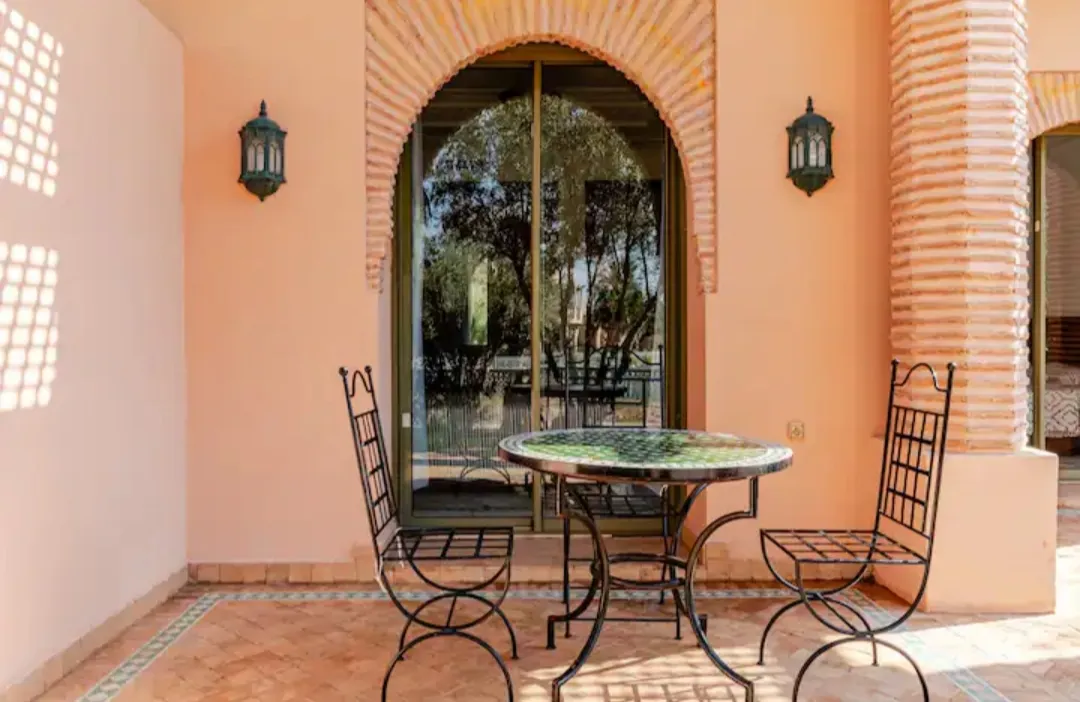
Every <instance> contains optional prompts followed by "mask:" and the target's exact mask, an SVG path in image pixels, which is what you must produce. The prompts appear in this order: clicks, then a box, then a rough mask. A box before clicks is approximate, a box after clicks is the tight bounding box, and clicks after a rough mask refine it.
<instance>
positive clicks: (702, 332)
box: [145, 0, 889, 562]
mask: <svg viewBox="0 0 1080 702" xmlns="http://www.w3.org/2000/svg"><path fill="white" fill-rule="evenodd" d="M145 2H146V4H148V5H149V6H151V7H152V8H154V10H155V12H156V13H157V14H158V16H159V17H161V18H162V20H163V21H165V22H166V23H167V24H168V25H169V26H171V27H173V28H174V29H175V31H176V32H177V33H178V35H179V36H180V37H181V38H182V40H183V41H184V44H185V52H186V53H185V61H186V62H185V88H186V95H187V102H186V107H185V127H186V143H185V160H186V168H185V208H186V210H185V214H186V224H185V234H186V249H185V253H186V257H187V258H186V262H187V268H186V274H187V277H186V285H187V296H186V330H187V353H188V362H189V400H190V411H189V426H190V433H189V474H188V481H189V552H188V555H189V560H191V561H193V562H273V561H343V560H348V559H349V557H350V554H351V551H352V549H353V548H354V547H355V546H356V545H358V544H361V545H362V544H363V538H364V535H363V527H362V523H361V521H362V517H361V513H360V511H359V509H360V504H359V493H358V491H357V488H356V484H355V479H354V477H353V476H354V472H353V471H354V470H355V468H354V466H353V465H352V457H351V454H350V453H349V450H350V449H349V445H348V434H347V429H346V428H345V425H344V421H345V420H344V417H343V410H342V399H341V392H340V387H339V385H338V384H337V376H336V375H335V374H334V370H335V368H336V366H337V365H338V364H340V363H342V362H349V363H365V362H372V363H374V364H375V365H376V366H377V367H379V368H380V369H381V373H382V374H383V375H382V378H383V380H384V382H385V381H386V379H387V378H388V366H387V363H388V344H389V341H388V334H389V330H388V322H389V319H388V315H387V314H386V310H387V309H388V307H387V305H386V301H385V299H380V298H379V296H378V295H377V294H375V293H372V292H371V291H369V290H368V289H367V288H366V285H365V283H364V281H363V260H364V259H363V257H364V230H363V226H364V211H363V193H364V184H363V182H362V181H361V177H362V176H361V174H362V168H361V162H362V159H363V154H364V141H363V131H362V129H361V128H360V118H361V115H362V114H363V110H362V106H363V104H364V85H363V75H364V45H363V42H364V32H363V5H362V4H361V3H354V2H345V1H344V0H340V1H337V0H334V1H333V2H330V0H328V3H329V4H333V8H334V9H333V11H329V9H327V11H324V12H319V13H314V12H310V11H309V10H307V9H304V8H303V7H302V6H300V5H298V4H296V3H291V2H286V1H285V0H260V1H258V2H256V1H255V0H233V1H231V2H228V3H222V2H219V1H217V0H190V1H189V2H185V3H173V2H165V1H163V0H145ZM878 5H880V3H867V2H865V1H864V0H827V1H825V2H822V3H816V4H815V5H814V6H813V7H809V6H807V7H802V6H798V5H797V4H796V5H792V4H791V3H790V2H788V0H759V1H758V2H754V3H745V2H737V1H735V0H717V9H718V17H719V18H720V21H719V22H718V25H719V31H720V36H719V47H720V48H719V56H718V66H717V68H718V71H717V75H718V87H719V97H718V105H717V110H718V118H719V121H718V133H719V139H718V146H717V148H718V155H719V157H720V158H719V171H720V173H719V176H718V186H719V191H720V196H719V201H718V208H717V210H718V223H719V227H718V231H717V237H718V246H719V249H718V266H719V272H718V275H717V279H718V283H719V292H718V293H717V294H715V295H711V296H704V297H695V296H696V295H697V293H696V282H695V281H694V280H689V281H687V283H688V285H690V286H691V291H692V292H691V309H692V313H693V314H694V315H695V316H697V318H698V319H700V320H702V325H703V326H702V327H701V328H700V329H699V330H698V333H697V334H695V335H694V336H693V337H692V339H691V341H692V342H693V340H694V338H696V339H698V340H700V342H699V343H700V344H703V345H699V346H697V347H696V348H692V349H691V350H690V356H691V358H696V359H700V360H701V364H700V365H698V366H696V367H694V368H693V369H692V371H693V373H694V374H695V375H693V381H692V388H694V389H695V392H694V393H692V397H691V406H690V416H691V421H692V422H693V423H695V424H698V425H705V426H708V427H709V428H712V429H724V430H728V431H736V432H744V433H747V434H752V435H756V436H760V437H762V438H768V439H781V440H782V439H784V434H785V426H786V422H787V421H788V420H789V419H800V420H802V421H804V422H805V423H806V428H807V432H808V438H807V440H806V441H805V442H804V443H800V444H797V445H796V451H797V454H796V455H797V460H796V466H795V467H794V468H793V469H792V470H791V471H789V472H788V474H787V475H783V476H775V477H771V478H769V479H768V480H767V481H766V483H765V485H764V491H763V516H764V518H765V523H779V522H785V523H794V524H800V523H809V522H811V521H814V522H818V523H821V524H830V525H844V524H853V523H855V522H858V521H860V519H861V515H862V511H864V510H860V509H857V507H861V506H865V505H867V504H869V502H870V498H869V496H870V495H872V489H873V487H876V483H874V482H873V481H874V480H876V470H877V461H878V458H877V457H875V456H872V455H870V452H869V451H865V450H864V448H865V446H866V444H867V443H868V442H867V441H866V437H869V436H870V435H871V434H872V432H873V430H874V429H875V427H876V425H877V423H879V422H881V421H882V417H883V411H882V410H883V407H882V406H879V405H882V403H883V401H884V395H883V388H884V385H883V383H884V382H885V380H886V372H887V362H888V307H887V284H888V283H887V281H888V274H887V265H888V236H889V234H888V220H887V202H888V181H887V176H888V168H887V165H888V160H887V159H888V114H889V112H888V110H889V103H888V71H887V51H888V41H887V38H888V17H887V14H886V11H885V8H884V7H883V6H880V7H879V6H878ZM806 27H814V31H813V32H807V31H806ZM313 37H318V41H315V40H314V39H313ZM268 47H272V49H270V48H268ZM807 56H813V57H814V60H813V61H808V60H807V58H806V57H807ZM754 66H762V67H768V68H769V74H768V79H766V80H763V79H762V74H761V72H760V71H756V70H751V68H752V67H754ZM776 66H784V70H774V67H776ZM808 93H812V94H813V95H814V97H815V100H816V103H817V105H818V107H819V110H820V111H821V112H822V113H823V114H825V115H826V116H828V117H829V118H830V119H832V120H833V121H834V122H835V124H836V126H837V146H836V152H835V158H836V164H835V165H836V171H837V179H836V180H835V181H834V182H832V183H831V184H829V186H827V187H826V188H825V189H824V190H822V191H821V192H819V193H817V194H816V195H815V196H814V197H813V198H812V199H808V198H807V197H806V196H805V195H804V194H803V193H801V192H800V191H798V190H796V189H795V188H794V187H793V186H792V185H791V184H790V183H789V182H788V181H787V180H785V178H784V174H785V172H786V156H785V154H786V134H785V131H784V127H785V126H786V125H787V124H789V123H790V122H791V120H792V119H794V118H795V117H797V116H798V115H799V114H800V113H801V112H802V111H803V109H804V106H805V99H806V95H807V94H808ZM262 98H265V99H266V100H267V101H268V102H269V106H270V114H271V116H273V117H274V118H275V119H278V120H279V121H280V122H281V123H282V124H283V125H284V126H285V127H286V128H288V129H289V130H290V131H289V137H288V139H289V141H288V154H289V161H288V178H289V183H288V184H287V185H285V186H284V187H283V188H282V190H281V191H280V192H279V193H278V194H277V195H275V196H274V197H273V198H270V199H269V200H267V201H266V202H265V203H262V204H260V203H259V202H258V201H257V200H255V199H254V198H252V197H251V196H250V195H247V194H246V193H245V192H244V191H243V190H242V188H240V187H239V186H238V185H236V183H235V180H236V174H237V150H238V149H237V136H236V130H237V128H238V127H239V126H240V125H241V124H242V123H243V122H244V121H245V120H247V119H248V118H250V117H251V116H252V115H253V114H254V110H255V109H256V107H257V104H258V101H259V100H260V99H262ZM691 248H692V247H691ZM694 310H696V311H694ZM748 369H753V370H754V372H753V373H751V372H748ZM699 388H700V389H701V390H702V392H700V393H699V392H696V389H699ZM872 483H873V484H872ZM808 495H813V497H814V499H807V496H808ZM720 501H721V498H719V497H718V498H717V500H716V501H715V503H714V504H711V505H710V508H712V507H713V506H715V505H718V504H719V503H720ZM868 516H869V515H867V517H868ZM742 526H743V525H739V527H742ZM752 529H753V525H748V526H747V528H745V529H742V530H740V529H739V528H735V529H733V530H732V533H733V534H734V535H735V538H736V541H737V542H738V544H739V546H738V551H739V553H740V554H742V555H746V554H748V553H749V549H750V548H752V542H751V540H750V533H751V531H752Z"/></svg>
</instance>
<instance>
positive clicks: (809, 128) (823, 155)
mask: <svg viewBox="0 0 1080 702" xmlns="http://www.w3.org/2000/svg"><path fill="white" fill-rule="evenodd" d="M787 133H788V173H787V177H788V178H791V182H792V183H794V184H795V187H796V188H798V189H799V190H802V191H803V192H805V193H806V196H807V197H810V196H811V195H813V194H814V193H815V192H817V191H818V190H821V188H823V187H825V184H826V183H828V182H829V181H830V180H831V179H832V177H833V170H832V133H833V126H832V122H830V121H829V120H827V119H825V118H824V117H822V116H821V115H819V114H817V113H816V112H814V99H813V98H810V97H808V98H806V113H805V114H803V115H800V116H799V118H798V119H796V120H795V121H794V122H792V123H791V126H790V127H788V128H787Z"/></svg>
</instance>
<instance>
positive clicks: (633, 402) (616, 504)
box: [547, 346, 705, 638]
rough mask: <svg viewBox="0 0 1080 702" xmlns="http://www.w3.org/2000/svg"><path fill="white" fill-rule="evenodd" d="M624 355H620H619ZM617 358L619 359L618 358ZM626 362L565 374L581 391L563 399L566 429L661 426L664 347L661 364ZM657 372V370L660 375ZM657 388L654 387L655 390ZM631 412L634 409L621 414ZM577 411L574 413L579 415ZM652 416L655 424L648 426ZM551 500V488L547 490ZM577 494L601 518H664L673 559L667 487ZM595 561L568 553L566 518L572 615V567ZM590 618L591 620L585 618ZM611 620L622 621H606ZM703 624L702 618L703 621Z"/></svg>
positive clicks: (591, 489) (584, 489)
mask: <svg viewBox="0 0 1080 702" xmlns="http://www.w3.org/2000/svg"><path fill="white" fill-rule="evenodd" d="M620 353H622V352H621V351H620ZM616 358H618V356H616ZM624 359H625V360H626V361H627V364H626V366H624V367H623V368H622V369H621V372H617V371H618V370H619V369H618V368H611V369H603V368H592V369H590V368H588V367H587V366H585V365H584V364H579V365H573V364H568V365H569V368H568V369H567V371H566V379H567V380H568V381H569V382H568V383H566V385H567V387H573V388H575V389H577V388H579V387H580V392H578V393H575V394H574V395H570V394H569V393H567V395H566V397H565V400H564V407H569V408H570V409H569V411H567V410H565V409H564V412H563V424H562V426H563V427H565V428H574V427H581V428H583V429H635V428H637V429H640V428H645V427H648V426H659V425H661V424H662V421H661V418H662V417H663V397H664V395H663V384H664V353H663V347H662V346H661V347H660V349H659V361H658V362H656V363H652V362H650V361H649V360H648V359H645V358H643V357H641V356H640V355H638V354H635V353H633V352H626V354H625V356H624ZM630 360H634V361H636V362H637V365H636V366H630V365H629V363H628V362H629V361H630ZM657 371H659V372H658V373H657ZM654 386H655V387H654ZM653 398H655V399H656V400H657V401H658V404H659V410H658V411H657V412H656V413H651V412H650V410H651V408H652V403H651V400H652V399H653ZM626 409H629V410H630V411H620V410H626ZM575 410H576V411H575ZM650 418H651V419H653V420H654V421H652V422H650ZM547 493H548V498H549V499H548V501H549V502H552V510H551V511H555V510H554V505H553V498H551V497H550V494H551V493H552V490H550V489H549V490H548V491H547ZM575 494H577V495H579V496H580V497H581V498H582V499H583V500H584V501H585V502H586V505H585V506H586V508H587V509H588V510H589V512H590V513H591V514H592V515H593V517H594V518H597V519H619V520H657V519H659V520H660V523H661V528H662V538H663V542H664V550H665V552H667V553H669V554H671V555H674V554H675V551H676V549H677V548H678V544H677V543H675V540H674V538H673V535H672V529H671V521H672V517H673V516H674V510H673V508H672V505H671V499H670V495H669V493H668V487H667V486H666V485H664V486H663V487H661V488H660V489H659V491H657V490H654V489H652V488H651V487H650V486H647V485H619V486H612V485H605V484H603V483H586V484H582V485H578V486H576V488H575ZM592 560H593V559H592V558H591V557H589V558H586V557H574V556H571V554H570V520H569V518H565V517H564V519H563V605H564V606H565V607H566V611H567V613H568V614H569V612H570V564H571V563H589V562H591V561H592ZM667 576H668V567H667V566H666V565H664V566H663V568H662V570H661V575H660V577H661V579H666V578H667ZM664 598H665V591H661V592H660V602H661V603H663V602H664ZM675 607H676V612H675V617H674V622H675V637H676V638H682V623H681V622H682V618H681V615H682V610H681V605H680V603H679V601H678V600H677V599H676V602H675ZM582 619H586V620H587V618H582ZM608 619H609V620H611V621H618V619H612V618H610V617H609V618H608ZM626 621H663V622H669V621H672V618H671V617H663V618H627V619H626ZM702 621H703V624H705V620H704V617H703V618H702ZM569 631H570V622H569V621H568V622H566V632H567V634H569Z"/></svg>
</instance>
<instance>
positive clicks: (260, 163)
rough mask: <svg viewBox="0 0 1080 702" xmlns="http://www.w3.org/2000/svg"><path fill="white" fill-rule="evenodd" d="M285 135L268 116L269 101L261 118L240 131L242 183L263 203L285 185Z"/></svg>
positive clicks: (257, 118) (263, 103)
mask: <svg viewBox="0 0 1080 702" xmlns="http://www.w3.org/2000/svg"><path fill="white" fill-rule="evenodd" d="M285 134H286V131H285V130H284V129H282V128H281V127H280V126H279V125H278V123H277V122H275V121H274V120H272V119H270V118H269V117H267V116H266V100H263V101H262V104H260V105H259V116H258V117H256V118H255V119H253V120H251V121H250V122H248V123H247V124H245V125H244V126H243V127H242V128H241V129H240V181H239V182H241V183H243V184H244V187H245V188H247V189H248V191H250V192H251V193H252V194H253V195H257V196H258V198H259V201H260V202H261V201H262V200H265V199H266V198H267V197H269V196H271V195H273V194H274V193H276V192H277V189H278V188H280V187H281V184H282V183H284V182H285Z"/></svg>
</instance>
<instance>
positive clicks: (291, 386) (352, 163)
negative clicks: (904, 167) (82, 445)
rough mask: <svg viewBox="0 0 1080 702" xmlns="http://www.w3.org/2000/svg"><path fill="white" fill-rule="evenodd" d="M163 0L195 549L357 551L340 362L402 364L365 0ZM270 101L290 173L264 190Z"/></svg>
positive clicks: (273, 554) (198, 556) (237, 556)
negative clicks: (380, 226)
mask: <svg viewBox="0 0 1080 702" xmlns="http://www.w3.org/2000/svg"><path fill="white" fill-rule="evenodd" d="M160 5H161V6H160V7H159V8H155V10H156V11H157V12H158V13H159V16H160V17H162V19H164V20H165V21H166V22H167V23H168V24H169V25H170V26H172V27H174V28H175V29H176V31H177V33H178V34H179V36H180V37H181V38H182V40H183V42H184V46H185V72H184V77H185V95H186V101H185V107H184V112H185V148H184V158H185V171H184V203H185V255H186V261H185V263H186V267H185V274H186V278H185V283H186V287H187V296H186V308H185V315H186V330H187V346H186V351H187V357H188V368H189V374H190V375H189V378H190V383H189V402H190V405H189V407H190V411H189V435H188V448H189V464H188V466H189V468H188V489H189V500H190V509H189V525H188V537H189V541H188V560H189V561H191V562H207V561H210V562H226V563H228V562H275V561H321V562H327V561H346V560H349V558H350V552H351V550H352V549H353V547H354V546H356V545H357V544H358V543H359V544H362V543H364V542H363V541H362V539H363V534H364V532H363V530H362V523H363V517H362V513H361V512H360V506H361V501H360V494H359V492H358V491H357V487H358V486H357V484H356V479H355V476H356V467H355V464H354V458H353V456H352V453H351V450H352V449H351V448H350V446H349V439H348V437H349V434H348V431H349V430H348V425H347V422H346V418H345V416H346V415H345V410H344V402H343V399H342V394H341V381H340V378H339V376H338V375H337V367H338V366H339V365H341V364H350V365H353V364H365V363H370V364H372V365H373V366H375V367H376V368H379V369H380V372H381V373H386V372H387V371H388V365H387V362H388V361H387V359H385V358H384V357H382V356H380V354H381V353H384V352H385V350H384V349H383V347H382V346H380V344H379V338H380V335H386V330H388V329H389V323H388V321H387V322H386V326H385V327H380V322H379V296H378V293H376V292H373V291H372V290H370V289H369V288H368V286H367V284H366V282H365V276H364V229H363V222H364V195H363V194H364V181H363V172H364V170H363V162H364V135H363V123H362V116H363V112H364V110H363V105H364V93H363V76H364V42H363V37H364V32H363V7H364V5H363V3H359V2H346V1H344V0H342V1H340V2H338V1H334V2H326V3H322V5H321V7H322V9H321V10H320V11H318V12H316V11H312V9H311V7H310V6H308V5H305V4H303V3H295V2H288V1H286V0H274V1H272V2H267V1H265V0H230V2H220V1H219V0H190V1H188V2H183V3H176V2H167V3H161V4H160ZM331 6H332V7H331ZM261 99H265V100H267V102H268V105H269V112H270V115H271V116H272V117H273V118H274V119H276V120H278V121H279V122H280V123H281V124H282V126H283V127H285V128H286V129H288V130H289V136H288V143H287V148H288V152H287V153H288V156H287V158H288V166H287V167H288V173H287V177H288V180H289V182H288V183H287V184H286V185H285V186H283V187H282V189H281V190H280V191H279V192H278V193H277V194H276V195H274V196H273V197H271V198H269V199H268V200H266V201H265V202H263V203H260V202H259V201H258V199H256V198H255V197H253V196H251V195H250V194H248V193H247V191H245V190H244V189H243V188H242V187H241V186H240V185H238V184H237V183H236V178H237V175H238V166H239V160H238V152H239V140H238V137H237V134H236V132H237V129H239V127H240V126H241V125H242V124H243V123H244V122H245V121H247V120H248V119H250V118H252V117H254V116H255V114H256V113H257V111H258V107H259V100H261ZM387 338H388V336H387ZM384 397H386V395H385V394H384Z"/></svg>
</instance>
